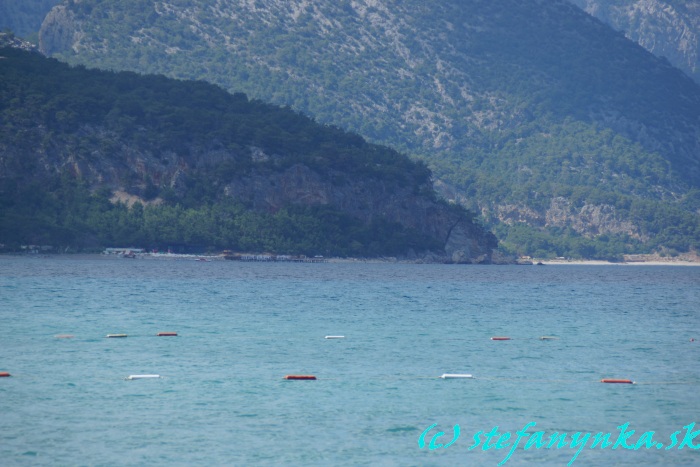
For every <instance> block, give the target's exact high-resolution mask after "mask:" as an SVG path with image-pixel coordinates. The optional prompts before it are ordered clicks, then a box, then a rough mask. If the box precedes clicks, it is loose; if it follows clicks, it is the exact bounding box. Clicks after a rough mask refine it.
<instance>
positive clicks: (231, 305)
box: [0, 255, 700, 467]
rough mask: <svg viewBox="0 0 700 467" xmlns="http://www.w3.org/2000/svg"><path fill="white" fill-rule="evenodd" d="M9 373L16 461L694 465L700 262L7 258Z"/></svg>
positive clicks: (2, 359)
mask: <svg viewBox="0 0 700 467" xmlns="http://www.w3.org/2000/svg"><path fill="white" fill-rule="evenodd" d="M160 332H173V333H177V336H168V337H159V336H157V334H158V333H160ZM108 334H126V335H127V336H128V337H123V338H107V337H105V336H107V335H108ZM70 336H72V337H70ZM327 336H336V337H340V336H342V338H336V339H327V338H326V337H327ZM493 337H508V338H510V339H509V340H493V339H492V338H493ZM543 337H546V338H545V339H542V338H543ZM0 372H7V373H10V375H11V376H9V377H0V465H2V466H3V467H9V466H146V465H148V466H153V465H167V466H239V465H240V466H256V465H270V466H277V465H279V466H302V465H303V466H308V465H318V466H355V465H371V466H375V465H378V466H384V465H387V466H424V465H425V466H430V465H436V466H442V465H446V466H447V465H449V466H452V465H463V466H499V465H507V466H523V465H552V466H567V465H576V466H601V465H606V466H610V465H621V466H637V467H639V466H646V465H649V466H652V465H664V466H667V465H687V466H700V449H699V448H700V267H674V266H642V265H635V266H631V265H602V266H601V265H546V266H484V265H438V264H401V263H390V262H385V263H382V262H362V261H354V262H352V261H348V262H328V263H318V264H304V263H302V264H297V263H254V262H252V263H247V262H246V263H244V262H237V261H195V260H194V259H192V258H186V259H179V260H176V259H168V260H160V259H147V258H139V259H124V258H114V257H111V258H110V257H102V256H98V255H96V256H71V255H65V256H53V257H26V256H24V257H18V256H17V257H15V256H2V257H0ZM445 374H452V375H461V376H462V377H454V378H450V377H446V378H442V377H441V376H443V375H445ZM133 375H158V376H159V377H157V378H156V377H151V378H143V379H128V377H129V376H133ZM287 375H306V376H312V375H313V376H315V377H316V379H315V380H288V379H285V377H286V376H287ZM466 375H471V377H466ZM603 379H616V380H623V381H624V380H628V381H633V382H634V384H628V383H624V382H623V383H603V382H601V380H603Z"/></svg>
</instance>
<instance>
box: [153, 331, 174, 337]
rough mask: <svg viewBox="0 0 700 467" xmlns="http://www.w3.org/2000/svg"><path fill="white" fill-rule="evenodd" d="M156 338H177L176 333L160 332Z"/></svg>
mask: <svg viewBox="0 0 700 467" xmlns="http://www.w3.org/2000/svg"><path fill="white" fill-rule="evenodd" d="M156 336H160V337H167V336H177V333H176V332H159V333H158V334H156Z"/></svg>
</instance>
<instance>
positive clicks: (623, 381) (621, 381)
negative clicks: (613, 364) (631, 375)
mask: <svg viewBox="0 0 700 467" xmlns="http://www.w3.org/2000/svg"><path fill="white" fill-rule="evenodd" d="M600 382H601V383H616V384H634V381H632V380H631V379H615V378H603V379H601V380H600Z"/></svg>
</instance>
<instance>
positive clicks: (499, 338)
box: [491, 336, 510, 341]
mask: <svg viewBox="0 0 700 467" xmlns="http://www.w3.org/2000/svg"><path fill="white" fill-rule="evenodd" d="M491 340H492V341H509V340H510V337H503V336H502V337H492V338H491Z"/></svg>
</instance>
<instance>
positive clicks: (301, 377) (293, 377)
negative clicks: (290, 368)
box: [284, 375, 316, 381]
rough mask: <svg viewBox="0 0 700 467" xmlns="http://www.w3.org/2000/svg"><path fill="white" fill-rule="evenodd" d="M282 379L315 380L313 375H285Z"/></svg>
mask: <svg viewBox="0 0 700 467" xmlns="http://www.w3.org/2000/svg"><path fill="white" fill-rule="evenodd" d="M284 379H296V380H307V381H308V380H315V379H316V377H315V376H314V375H287V376H285V377H284Z"/></svg>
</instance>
